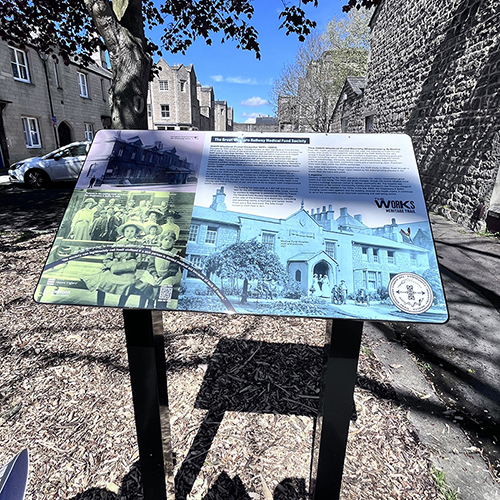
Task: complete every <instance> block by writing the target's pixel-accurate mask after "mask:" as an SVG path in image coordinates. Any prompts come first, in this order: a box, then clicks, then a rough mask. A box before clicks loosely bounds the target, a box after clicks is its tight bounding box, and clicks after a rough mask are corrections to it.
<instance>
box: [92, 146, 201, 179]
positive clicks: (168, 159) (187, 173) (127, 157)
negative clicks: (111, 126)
mask: <svg viewBox="0 0 500 500" xmlns="http://www.w3.org/2000/svg"><path fill="white" fill-rule="evenodd" d="M107 143H108V144H107V145H106V144H101V145H100V148H99V150H98V151H99V152H100V155H99V157H97V158H93V159H94V160H95V163H94V165H96V167H99V168H95V169H94V171H93V172H91V175H92V176H94V177H95V176H97V177H96V180H95V183H93V184H92V186H91V187H100V186H102V185H110V186H113V185H115V186H116V185H119V186H127V185H142V184H144V185H146V184H158V185H159V184H163V185H178V184H186V183H188V182H195V181H196V177H195V176H194V175H193V174H194V169H193V165H192V164H191V163H190V162H189V161H188V160H187V159H186V158H184V157H181V156H180V155H179V154H178V152H177V149H176V148H175V147H166V146H165V145H164V144H163V143H162V142H161V141H155V142H154V144H149V145H148V144H144V143H143V141H142V140H141V138H140V137H139V136H136V137H129V138H126V139H124V138H121V137H114V136H112V137H110V138H109V140H108V141H107ZM106 146H107V147H106ZM101 165H105V168H102V167H101ZM91 168H92V166H91V167H90V168H89V171H90V170H91ZM98 171H99V175H97V172H98Z"/></svg>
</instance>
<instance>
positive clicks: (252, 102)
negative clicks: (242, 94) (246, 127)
mask: <svg viewBox="0 0 500 500" xmlns="http://www.w3.org/2000/svg"><path fill="white" fill-rule="evenodd" d="M267 104H269V103H268V102H267V101H266V100H265V99H262V97H256V96H254V97H251V98H250V99H245V100H244V101H241V105H242V106H252V107H253V108H258V107H259V106H266V105H267Z"/></svg>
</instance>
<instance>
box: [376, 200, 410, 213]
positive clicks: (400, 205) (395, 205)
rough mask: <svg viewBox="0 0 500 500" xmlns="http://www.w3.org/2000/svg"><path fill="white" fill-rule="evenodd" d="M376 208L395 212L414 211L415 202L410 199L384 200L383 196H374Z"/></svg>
mask: <svg viewBox="0 0 500 500" xmlns="http://www.w3.org/2000/svg"><path fill="white" fill-rule="evenodd" d="M375 205H377V208H385V211H386V212H392V213H393V212H397V213H407V214H408V213H409V214H414V213H415V202H414V201H412V200H386V199H384V198H375Z"/></svg>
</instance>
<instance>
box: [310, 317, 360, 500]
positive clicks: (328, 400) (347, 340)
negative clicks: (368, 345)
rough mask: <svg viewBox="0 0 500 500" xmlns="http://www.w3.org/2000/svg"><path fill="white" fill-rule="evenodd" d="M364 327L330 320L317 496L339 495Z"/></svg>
mask: <svg viewBox="0 0 500 500" xmlns="http://www.w3.org/2000/svg"><path fill="white" fill-rule="evenodd" d="M362 331H363V322H362V321H352V320H344V319H338V320H337V319H336V320H333V321H332V320H328V321H327V327H326V337H327V338H326V340H327V342H326V344H327V345H328V341H329V343H330V347H329V353H328V362H327V365H326V373H325V377H324V386H323V395H322V396H323V397H322V398H320V401H323V404H322V408H320V412H319V415H318V420H319V422H318V425H317V431H316V437H315V444H314V450H313V468H314V469H316V471H315V472H316V477H315V478H314V479H313V480H312V481H311V484H312V488H311V491H312V492H313V495H312V498H313V499H314V500H336V499H338V498H339V496H340V487H341V483H342V471H343V468H344V459H345V452H346V447H347V437H348V433H349V422H350V419H351V415H352V409H353V396H354V385H355V383H356V373H357V368H358V359H359V349H360V346H361V333H362ZM316 461H317V468H316V467H314V462H316Z"/></svg>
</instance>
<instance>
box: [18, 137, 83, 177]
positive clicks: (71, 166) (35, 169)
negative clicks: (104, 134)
mask: <svg viewBox="0 0 500 500" xmlns="http://www.w3.org/2000/svg"><path fill="white" fill-rule="evenodd" d="M89 148H90V142H73V143H72V144H68V145H67V146H63V147H62V148H59V149H56V150H55V151H52V152H51V153H49V154H46V155H45V156H41V157H35V158H28V159H26V160H22V161H18V162H17V163H14V164H12V165H11V166H10V167H9V179H10V181H11V182H24V183H25V184H27V185H28V186H30V187H42V186H44V185H46V184H47V183H48V182H49V181H55V182H59V181H74V180H76V179H78V176H79V175H80V171H81V170H82V167H83V163H84V162H85V158H86V157H87V153H88V151H89Z"/></svg>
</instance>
